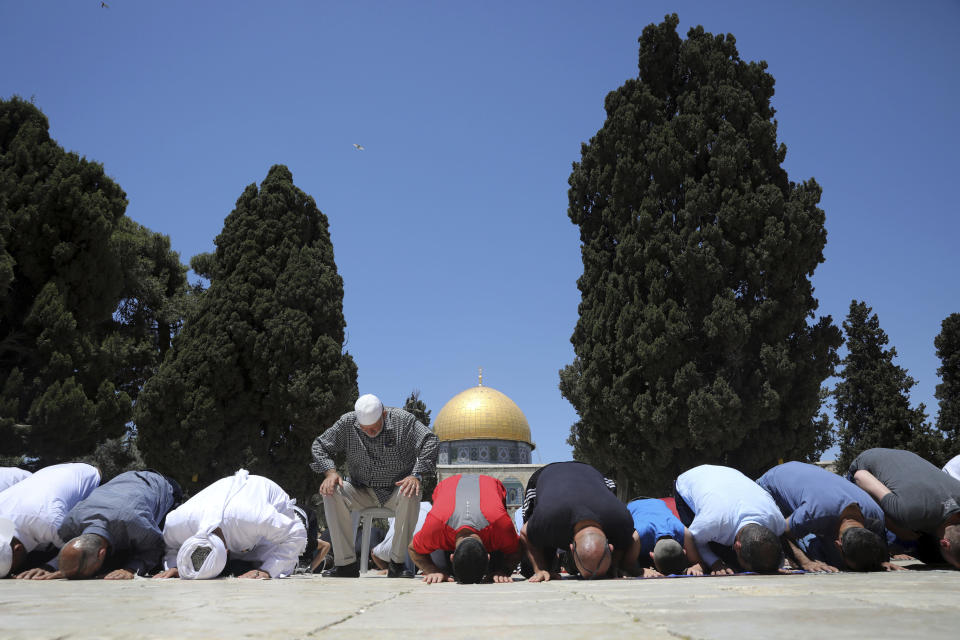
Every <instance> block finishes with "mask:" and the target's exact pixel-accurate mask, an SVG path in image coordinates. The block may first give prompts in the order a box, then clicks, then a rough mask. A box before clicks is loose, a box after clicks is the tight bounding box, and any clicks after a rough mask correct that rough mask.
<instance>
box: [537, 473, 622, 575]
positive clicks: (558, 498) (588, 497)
mask: <svg viewBox="0 0 960 640" xmlns="http://www.w3.org/2000/svg"><path fill="white" fill-rule="evenodd" d="M524 512H525V514H524V517H525V518H526V521H525V522H524V524H523V527H522V528H521V530H520V539H521V540H522V541H523V544H524V548H525V549H526V552H527V556H528V558H529V560H530V564H531V565H532V570H533V573H532V575H531V576H530V578H529V580H530V582H545V581H547V580H555V579H557V578H559V577H560V575H559V573H557V572H556V570H555V569H554V567H553V564H552V563H553V561H554V558H555V557H556V550H557V549H565V550H568V552H569V555H570V556H572V558H573V562H574V564H575V565H576V569H577V571H578V573H579V574H580V576H581V577H582V578H586V579H591V578H601V577H618V575H620V573H632V571H633V568H634V567H635V566H636V563H637V556H638V555H639V553H640V538H639V536H638V535H637V532H636V531H634V529H633V518H632V517H631V516H630V512H629V511H627V507H626V505H625V504H623V503H622V502H620V500H618V499H617V497H616V495H614V494H613V493H612V492H611V491H610V488H609V487H608V485H607V483H606V481H605V478H604V477H603V475H602V474H601V473H600V472H599V471H597V470H596V469H594V468H593V467H591V466H590V465H588V464H584V463H582V462H554V463H553V464H549V465H547V466H545V467H542V468H540V469H538V470H537V471H536V472H535V473H534V474H533V476H531V477H530V480H529V481H528V482H527V489H526V493H525V495H524ZM527 513H529V516H528V515H527Z"/></svg>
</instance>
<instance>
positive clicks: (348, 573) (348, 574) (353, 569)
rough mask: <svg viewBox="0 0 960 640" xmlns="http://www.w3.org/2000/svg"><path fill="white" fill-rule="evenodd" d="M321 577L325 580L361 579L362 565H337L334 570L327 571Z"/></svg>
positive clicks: (353, 563) (356, 563)
mask: <svg viewBox="0 0 960 640" xmlns="http://www.w3.org/2000/svg"><path fill="white" fill-rule="evenodd" d="M320 575H322V576H323V577H324V578H359V577H360V563H359V562H356V561H354V562H351V563H350V564H341V565H337V566H335V567H334V568H333V569H327V570H326V571H324V572H323V573H321V574H320Z"/></svg>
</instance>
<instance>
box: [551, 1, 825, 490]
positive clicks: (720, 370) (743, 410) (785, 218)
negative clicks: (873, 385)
mask: <svg viewBox="0 0 960 640" xmlns="http://www.w3.org/2000/svg"><path fill="white" fill-rule="evenodd" d="M678 22H679V20H678V18H677V16H676V15H675V14H674V15H671V16H667V17H666V18H665V20H664V22H663V23H661V24H659V25H649V26H648V27H646V28H645V29H644V30H643V34H642V36H641V37H640V39H639V42H640V54H639V77H637V78H635V79H630V80H627V81H626V82H625V83H624V85H623V86H621V87H620V88H619V89H616V90H615V91H613V92H611V93H610V94H608V95H607V98H606V101H605V108H606V113H607V118H606V121H605V123H604V125H603V128H601V129H600V130H599V131H598V132H597V134H596V135H595V136H594V137H593V138H592V139H591V140H590V143H589V144H584V145H583V147H582V151H581V154H582V157H581V160H580V162H578V163H574V165H573V172H572V174H571V176H570V180H569V183H570V191H569V201H570V208H569V216H570V219H571V220H572V221H573V223H574V224H576V225H578V226H579V227H580V240H581V252H582V258H583V275H582V276H581V277H580V279H579V280H578V283H577V284H578V287H579V289H580V292H581V295H582V301H581V304H580V307H579V313H580V317H579V321H578V323H577V326H576V328H575V330H574V333H573V336H572V338H571V342H572V343H573V346H574V352H575V355H576V358H575V360H574V362H573V363H572V364H570V365H569V366H567V367H566V368H565V369H563V370H562V371H561V372H560V389H561V392H562V393H563V395H564V396H565V397H566V398H567V399H568V400H570V402H571V403H572V404H573V406H574V408H575V409H576V410H577V413H578V416H579V421H578V422H577V423H576V424H574V425H573V427H572V429H571V437H570V443H571V444H572V445H573V447H574V455H575V457H577V458H579V459H583V460H586V461H588V462H591V463H593V464H594V465H596V466H598V467H599V468H601V469H604V470H612V471H615V472H616V474H617V476H618V482H619V483H620V484H621V485H623V484H624V483H625V482H627V481H630V482H631V483H633V484H634V485H635V486H636V488H637V489H638V490H643V491H667V490H669V489H670V487H671V485H672V482H673V479H674V478H675V477H676V475H677V474H678V473H680V472H682V471H684V470H685V469H687V468H689V467H690V466H693V465H696V464H699V463H708V462H709V463H720V464H728V465H732V466H734V467H737V468H739V469H741V470H743V471H744V472H746V473H748V474H758V473H760V472H762V471H763V470H765V469H766V468H767V467H769V466H770V465H773V464H775V463H776V462H777V461H778V459H781V458H783V459H792V458H799V459H810V458H815V457H817V456H818V454H819V453H820V452H821V451H822V450H823V449H825V448H826V446H828V445H829V426H828V421H827V419H826V417H825V416H822V415H821V416H818V413H819V411H820V388H821V384H822V382H823V381H824V380H825V379H826V378H827V377H828V376H829V375H830V374H831V373H832V371H833V367H834V365H835V363H836V358H837V356H836V349H837V347H838V346H839V344H840V342H841V338H840V333H839V330H838V329H837V328H836V326H835V325H834V324H833V322H832V320H831V318H830V317H829V316H827V317H823V318H820V319H819V320H816V321H814V311H815V310H816V309H817V301H816V299H815V298H814V297H813V288H812V286H811V284H810V277H811V275H812V274H813V272H814V269H815V268H816V267H817V265H818V264H819V263H821V262H822V261H823V247H824V245H825V243H826V232H825V230H824V213H823V211H822V210H821V209H819V208H818V206H817V204H818V203H819V201H820V194H821V191H820V187H819V186H818V185H817V183H816V182H815V181H814V180H813V179H810V180H809V181H806V182H803V183H801V184H796V183H794V182H791V181H790V180H789V178H788V176H787V173H786V171H785V170H784V169H783V168H782V167H781V164H782V163H783V160H784V157H785V155H786V147H785V146H784V145H783V144H778V143H777V123H776V121H775V120H774V119H773V116H774V109H773V108H772V107H771V106H770V99H771V97H772V96H773V85H774V79H773V77H772V76H771V75H770V74H768V73H767V72H766V63H764V62H759V63H758V62H745V61H743V60H741V59H740V56H739V54H738V52H737V48H736V41H735V39H734V37H733V36H732V35H726V36H722V35H721V36H713V35H711V34H709V33H706V32H705V31H704V30H703V28H702V27H696V28H693V29H691V30H690V31H689V32H688V34H687V39H686V40H683V39H681V38H680V37H679V36H678V35H677V31H676V27H677V24H678Z"/></svg>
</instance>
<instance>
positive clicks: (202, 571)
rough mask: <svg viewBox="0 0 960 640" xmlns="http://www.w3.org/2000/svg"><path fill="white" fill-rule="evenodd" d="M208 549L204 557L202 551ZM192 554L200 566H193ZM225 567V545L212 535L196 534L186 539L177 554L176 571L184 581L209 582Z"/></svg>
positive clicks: (218, 537) (216, 536)
mask: <svg viewBox="0 0 960 640" xmlns="http://www.w3.org/2000/svg"><path fill="white" fill-rule="evenodd" d="M206 549H209V550H210V551H209V553H207V555H206V557H203V555H204V551H205V550H206ZM194 554H197V560H198V561H199V562H200V566H199V567H197V566H195V564H194ZM225 566H227V545H225V544H224V543H223V540H221V539H220V536H218V535H215V534H214V533H205V534H204V533H198V534H197V535H195V536H191V537H189V538H187V540H186V542H184V543H183V544H182V545H180V551H178V552H177V571H179V573H180V577H181V578H183V579H185V580H209V579H210V578H216V577H217V576H218V575H220V572H221V571H223V568H224V567H225Z"/></svg>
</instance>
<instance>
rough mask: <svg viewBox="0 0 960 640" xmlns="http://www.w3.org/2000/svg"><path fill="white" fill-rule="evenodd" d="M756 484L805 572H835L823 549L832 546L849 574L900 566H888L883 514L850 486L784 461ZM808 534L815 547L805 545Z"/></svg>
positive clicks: (812, 467)
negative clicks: (782, 520)
mask: <svg viewBox="0 0 960 640" xmlns="http://www.w3.org/2000/svg"><path fill="white" fill-rule="evenodd" d="M757 484H758V485H760V486H761V487H763V488H764V489H766V490H767V492H768V493H770V495H771V496H773V500H774V502H776V503H777V506H778V507H779V508H780V512H781V513H782V514H783V515H784V518H785V527H786V540H787V543H788V545H789V547H788V548H789V549H790V550H791V551H792V552H793V556H794V558H793V559H794V560H795V561H796V564H798V565H799V567H800V568H801V569H803V570H804V571H831V572H832V571H837V567H836V566H834V565H833V564H829V563H828V562H827V560H828V559H830V558H829V556H827V555H826V554H827V553H829V552H828V551H826V550H828V549H830V548H832V547H835V548H836V549H837V550H838V551H839V552H840V555H841V557H840V558H839V560H840V561H842V562H843V564H845V565H846V567H847V568H849V569H851V570H853V571H875V570H879V569H880V568H887V569H888V570H892V569H894V568H899V567H896V565H892V564H890V563H889V559H890V556H889V553H888V552H887V542H886V529H885V527H884V522H883V511H881V510H880V507H879V506H878V505H877V503H876V502H874V500H873V498H871V497H870V496H869V495H867V493H866V492H865V491H864V490H863V489H861V488H859V487H858V486H857V485H855V484H853V483H852V482H847V481H846V480H845V479H843V478H841V477H840V476H838V475H837V474H835V473H831V472H829V471H827V470H826V469H821V468H820V467H818V466H817V465H814V464H806V463H803V462H786V463H784V464H781V465H777V466H776V467H773V468H772V469H770V470H769V471H767V472H766V473H765V474H763V475H762V476H760V478H759V479H758V480H757ZM808 536H816V537H817V538H819V539H820V540H819V544H810V543H811V542H812V540H811V539H810V538H808ZM804 540H807V542H804ZM818 547H820V549H821V550H819V551H817V548H818ZM810 555H814V556H817V555H820V556H823V557H820V558H811V557H810ZM836 562H837V561H836V560H834V563H836Z"/></svg>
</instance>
